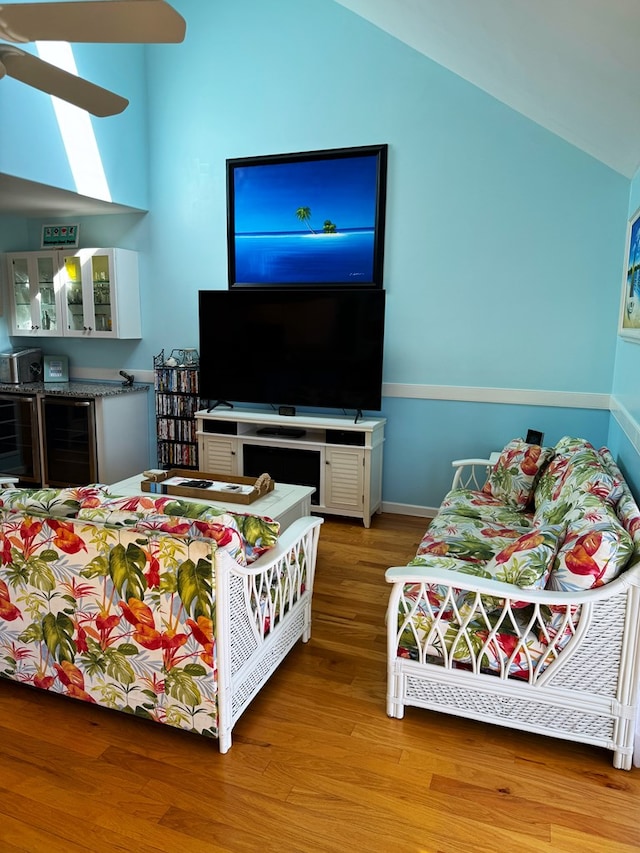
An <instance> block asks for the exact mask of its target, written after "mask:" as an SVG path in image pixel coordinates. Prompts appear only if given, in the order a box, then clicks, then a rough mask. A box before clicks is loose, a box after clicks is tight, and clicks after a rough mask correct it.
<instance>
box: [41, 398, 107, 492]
mask: <svg viewBox="0 0 640 853" xmlns="http://www.w3.org/2000/svg"><path fill="white" fill-rule="evenodd" d="M42 424H43V439H44V441H43V444H44V482H45V483H46V484H47V485H49V486H68V485H71V486H86V485H87V484H88V483H95V482H96V480H97V477H98V475H97V470H98V465H97V459H96V416H95V401H94V400H91V399H79V398H77V397H58V396H54V395H51V396H47V395H46V394H45V396H44V398H43V399H42Z"/></svg>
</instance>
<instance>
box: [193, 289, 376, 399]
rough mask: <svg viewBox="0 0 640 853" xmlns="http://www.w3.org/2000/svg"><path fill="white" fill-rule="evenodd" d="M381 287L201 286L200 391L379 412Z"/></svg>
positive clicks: (224, 396) (211, 395) (215, 395)
mask: <svg viewBox="0 0 640 853" xmlns="http://www.w3.org/2000/svg"><path fill="white" fill-rule="evenodd" d="M384 309H385V291H384V290H336V291H334V290H298V291H284V290H273V289H271V288H267V289H265V290H201V291H200V293H199V326H200V396H201V398H202V399H205V400H208V401H209V403H210V405H211V406H213V405H215V403H217V402H227V403H235V402H241V403H260V404H270V405H273V406H280V405H290V406H309V407H319V408H339V409H355V410H356V411H358V410H364V409H368V410H372V411H379V410H380V408H381V406H382V354H383V346H384Z"/></svg>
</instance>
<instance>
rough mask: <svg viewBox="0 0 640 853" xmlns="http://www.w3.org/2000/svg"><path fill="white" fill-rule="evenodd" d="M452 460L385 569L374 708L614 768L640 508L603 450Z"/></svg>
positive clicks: (638, 663)
mask: <svg viewBox="0 0 640 853" xmlns="http://www.w3.org/2000/svg"><path fill="white" fill-rule="evenodd" d="M453 464H454V467H455V468H456V474H455V476H454V482H453V487H452V490H451V491H450V492H449V493H448V494H447V495H446V497H445V499H444V500H443V502H442V505H441V506H440V509H439V511H438V513H437V515H436V517H435V518H434V519H433V521H432V522H431V524H430V525H429V528H428V530H427V532H426V534H425V536H424V538H423V540H422V542H421V544H420V547H419V548H418V552H417V554H416V556H415V558H414V559H413V560H412V561H411V562H410V563H409V565H407V566H402V567H394V568H391V569H389V570H388V571H387V580H388V581H389V582H390V583H392V584H393V587H392V591H391V595H390V600H389V608H388V615H387V631H388V695H387V712H388V714H389V715H390V716H392V717H402V716H403V713H404V707H405V706H406V705H415V706H418V707H422V708H429V709H433V710H438V711H445V712H447V713H451V714H458V715H461V716H465V717H473V718H477V719H480V720H484V721H487V722H493V723H499V724H502V725H505V726H511V727H513V728H520V729H525V730H528V731H532V732H538V733H541V734H547V735H553V736H557V737H562V738H566V739H570V740H576V741H581V742H585V743H589V744H595V745H598V746H602V747H606V748H608V749H610V750H612V751H613V753H614V759H613V762H614V765H615V766H616V767H618V768H623V769H629V768H630V767H631V764H632V756H633V741H634V729H635V725H636V716H637V708H638V686H639V679H640V649H639V644H640V511H639V510H638V506H637V505H636V502H635V500H634V499H633V496H632V495H631V492H630V490H629V488H628V486H627V484H626V482H625V481H624V479H623V477H622V474H621V473H620V471H619V469H618V467H617V465H616V464H615V462H614V460H613V458H612V456H611V454H610V452H609V451H608V449H607V448H604V447H603V448H601V449H600V450H596V449H595V448H594V447H593V446H592V445H591V444H589V442H587V441H585V440H583V439H576V438H572V437H565V438H563V439H562V440H561V441H559V442H558V444H557V445H556V446H555V447H553V448H541V447H537V446H534V445H527V444H526V443H525V442H524V441H522V440H521V439H514V440H513V441H512V442H509V444H508V445H507V446H506V447H505V449H504V450H503V451H502V453H501V454H500V457H499V459H498V461H497V462H496V463H495V465H493V466H490V465H489V463H488V461H487V460H479V459H476V460H461V461H458V462H454V463H453ZM485 479H486V481H485ZM638 758H639V756H636V763H638Z"/></svg>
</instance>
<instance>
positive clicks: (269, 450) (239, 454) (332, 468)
mask: <svg viewBox="0 0 640 853" xmlns="http://www.w3.org/2000/svg"><path fill="white" fill-rule="evenodd" d="M385 423H386V421H385V420H384V419H383V418H377V419H372V418H369V419H364V420H361V421H359V422H358V423H354V421H353V420H352V419H350V418H346V417H329V416H327V417H322V416H317V415H296V416H295V417H286V416H281V415H276V414H271V413H268V412H249V411H240V410H237V409H232V410H230V411H229V410H221V411H216V410H213V411H210V412H209V411H201V412H196V433H197V436H198V455H199V459H200V470H202V471H206V472H208V473H213V474H232V475H240V476H242V475H245V476H250V477H253V476H259V475H260V474H262V473H264V472H265V471H266V472H267V473H269V474H270V475H271V476H272V477H273V479H274V480H276V481H279V482H282V483H293V484H297V485H304V486H313V487H314V488H315V490H316V492H315V495H314V496H312V498H311V503H312V508H313V509H315V510H317V511H318V512H322V513H327V514H333V515H346V516H350V517H353V518H360V519H362V521H363V523H364V525H365V527H369V526H370V524H371V516H372V515H373V513H375V512H378V511H379V510H380V506H381V504H382V447H383V442H384V425H385Z"/></svg>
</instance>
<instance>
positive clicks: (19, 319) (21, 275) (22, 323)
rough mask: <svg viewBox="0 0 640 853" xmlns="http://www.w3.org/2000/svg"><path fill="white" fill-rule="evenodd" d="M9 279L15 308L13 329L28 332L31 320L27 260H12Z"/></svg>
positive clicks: (29, 277) (31, 325)
mask: <svg viewBox="0 0 640 853" xmlns="http://www.w3.org/2000/svg"><path fill="white" fill-rule="evenodd" d="M11 277H12V278H11V287H12V288H13V302H14V306H15V318H14V321H15V323H14V326H15V329H16V331H24V332H27V331H28V332H30V331H31V330H32V328H33V320H32V318H31V276H30V274H29V263H28V260H27V258H13V259H12V261H11Z"/></svg>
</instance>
